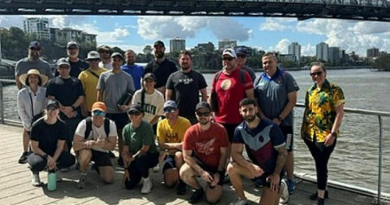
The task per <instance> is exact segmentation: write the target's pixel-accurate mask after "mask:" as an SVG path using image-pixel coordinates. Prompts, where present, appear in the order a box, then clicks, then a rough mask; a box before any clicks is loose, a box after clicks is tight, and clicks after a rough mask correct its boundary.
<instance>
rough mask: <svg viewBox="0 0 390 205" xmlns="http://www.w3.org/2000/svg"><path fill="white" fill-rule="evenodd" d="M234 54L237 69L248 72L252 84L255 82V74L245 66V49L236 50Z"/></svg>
mask: <svg viewBox="0 0 390 205" xmlns="http://www.w3.org/2000/svg"><path fill="white" fill-rule="evenodd" d="M236 54H237V67H238V68H240V69H243V70H245V71H246V72H248V73H249V75H250V76H251V78H252V82H255V80H256V74H255V72H254V71H253V70H252V68H250V67H248V66H246V65H245V64H246V60H247V52H246V49H245V48H238V49H237V50H236Z"/></svg>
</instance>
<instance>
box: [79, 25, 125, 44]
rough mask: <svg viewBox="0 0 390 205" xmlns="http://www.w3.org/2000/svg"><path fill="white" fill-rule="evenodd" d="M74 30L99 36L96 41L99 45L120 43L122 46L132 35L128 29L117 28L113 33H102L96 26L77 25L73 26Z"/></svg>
mask: <svg viewBox="0 0 390 205" xmlns="http://www.w3.org/2000/svg"><path fill="white" fill-rule="evenodd" d="M72 28H74V29H78V30H82V31H84V32H87V33H90V34H98V36H97V39H96V40H97V43H98V44H115V43H118V44H119V45H121V42H122V41H123V40H124V39H125V38H126V37H128V36H129V35H130V32H129V30H128V29H127V28H115V29H114V30H113V31H101V30H100V28H98V26H97V25H96V24H77V25H72ZM122 43H123V42H122ZM121 47H122V46H121Z"/></svg>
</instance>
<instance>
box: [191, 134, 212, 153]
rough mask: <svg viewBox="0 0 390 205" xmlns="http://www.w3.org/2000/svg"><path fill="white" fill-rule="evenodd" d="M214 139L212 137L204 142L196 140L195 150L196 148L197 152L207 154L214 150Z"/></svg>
mask: <svg viewBox="0 0 390 205" xmlns="http://www.w3.org/2000/svg"><path fill="white" fill-rule="evenodd" d="M215 141H216V139H215V138H213V139H211V140H210V141H207V142H206V143H202V142H196V143H195V146H196V148H197V149H196V150H198V152H199V153H201V154H204V155H209V154H211V153H213V152H214V151H215V146H214V143H215Z"/></svg>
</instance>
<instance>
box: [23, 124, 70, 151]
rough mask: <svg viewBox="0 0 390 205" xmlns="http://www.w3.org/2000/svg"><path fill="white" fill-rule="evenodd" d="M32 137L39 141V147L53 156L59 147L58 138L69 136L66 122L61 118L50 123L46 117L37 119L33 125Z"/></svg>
mask: <svg viewBox="0 0 390 205" xmlns="http://www.w3.org/2000/svg"><path fill="white" fill-rule="evenodd" d="M30 136H31V137H30V139H31V140H32V141H37V142H39V145H38V147H39V148H40V149H41V150H42V151H44V152H45V153H46V154H48V155H50V156H53V155H54V153H55V151H56V149H57V142H58V140H65V138H66V136H67V130H66V124H65V123H64V122H62V121H60V120H57V122H56V123H54V124H52V125H49V124H47V123H46V122H45V120H44V119H40V120H38V121H36V122H35V123H34V124H33V126H32V127H31V135H30Z"/></svg>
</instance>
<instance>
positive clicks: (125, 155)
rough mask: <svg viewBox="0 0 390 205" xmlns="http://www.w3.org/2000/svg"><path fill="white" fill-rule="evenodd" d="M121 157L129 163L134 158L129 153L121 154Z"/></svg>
mask: <svg viewBox="0 0 390 205" xmlns="http://www.w3.org/2000/svg"><path fill="white" fill-rule="evenodd" d="M122 159H123V160H124V161H125V162H127V163H130V162H131V161H133V160H134V158H133V156H130V155H129V154H123V155H122Z"/></svg>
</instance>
